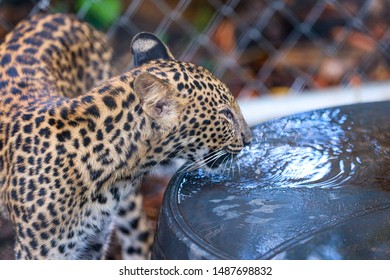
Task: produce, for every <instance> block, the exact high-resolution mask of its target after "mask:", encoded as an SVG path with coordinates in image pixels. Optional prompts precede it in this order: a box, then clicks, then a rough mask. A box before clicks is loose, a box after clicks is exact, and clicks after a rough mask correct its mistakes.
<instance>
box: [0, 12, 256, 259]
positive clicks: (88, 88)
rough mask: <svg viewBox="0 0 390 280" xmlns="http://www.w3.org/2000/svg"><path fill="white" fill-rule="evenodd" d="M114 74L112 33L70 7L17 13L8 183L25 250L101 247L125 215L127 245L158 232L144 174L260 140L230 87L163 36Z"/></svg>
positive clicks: (5, 191) (3, 171)
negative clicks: (150, 227)
mask: <svg viewBox="0 0 390 280" xmlns="http://www.w3.org/2000/svg"><path fill="white" fill-rule="evenodd" d="M132 52H133V56H134V60H135V65H136V67H135V68H134V69H132V70H130V71H128V72H126V73H123V74H121V75H118V76H115V77H112V78H109V77H110V76H111V75H112V73H111V71H112V70H111V66H110V60H111V53H112V52H111V49H110V48H109V46H108V44H107V42H106V40H105V38H104V36H103V35H102V34H101V33H99V32H97V31H95V30H94V29H93V28H91V27H90V26H89V25H87V24H85V23H82V22H80V21H78V20H77V19H75V18H74V17H73V16H69V15H61V14H54V15H39V16H35V17H33V18H32V19H30V20H28V21H24V22H22V23H20V24H19V25H18V26H17V27H16V28H15V29H14V30H13V31H12V32H11V33H10V34H8V36H7V37H6V39H5V42H4V43H3V44H2V45H1V46H0V195H1V200H2V203H3V205H4V206H5V208H6V209H7V212H8V214H9V217H10V220H11V222H12V224H13V228H14V230H15V233H16V239H17V242H16V257H17V258H19V259H98V258H101V257H102V255H103V254H104V251H105V249H106V246H107V243H108V242H107V241H108V240H109V236H110V232H111V229H112V228H113V225H114V224H116V225H117V228H118V234H119V237H120V238H119V239H120V240H122V241H123V242H124V243H126V245H125V246H124V247H123V250H124V251H123V252H124V254H127V255H129V256H131V255H134V256H136V257H137V256H138V257H141V256H142V257H144V256H146V255H147V246H146V245H145V244H147V243H148V242H150V240H151V236H150V235H148V233H147V226H146V224H145V223H144V220H143V219H141V216H140V215H139V208H140V200H139V196H138V186H139V184H140V182H141V180H142V177H143V176H144V175H145V174H146V173H148V172H149V171H150V170H151V169H152V168H153V167H155V166H156V165H159V164H166V163H169V162H170V161H171V160H172V159H175V158H183V159H188V160H192V161H194V162H196V163H197V164H196V166H202V165H205V166H206V165H207V166H208V168H211V169H213V168H216V167H218V166H219V165H220V163H221V159H220V158H219V159H218V157H217V156H215V155H218V156H219V155H229V156H230V155H233V154H237V153H239V152H240V151H241V149H242V148H243V146H244V145H245V144H246V143H248V142H249V141H250V140H251V134H250V131H249V129H248V127H247V125H246V123H245V121H244V119H243V117H242V115H241V112H240V109H239V107H238V105H237V103H236V101H235V100H234V98H233V96H232V95H231V93H230V91H229V90H228V88H227V87H226V86H225V85H224V84H223V83H222V82H221V81H219V80H218V79H217V78H215V77H214V76H213V75H212V74H211V73H210V72H208V71H207V70H206V69H204V68H202V67H200V66H196V65H193V64H191V63H187V62H182V61H177V60H175V59H174V58H173V56H172V55H171V53H170V52H169V50H168V48H167V47H166V46H165V45H164V44H163V43H162V42H161V41H160V40H158V38H157V37H155V36H154V35H152V34H148V33H141V34H139V35H137V36H136V37H135V38H134V39H133V42H132Z"/></svg>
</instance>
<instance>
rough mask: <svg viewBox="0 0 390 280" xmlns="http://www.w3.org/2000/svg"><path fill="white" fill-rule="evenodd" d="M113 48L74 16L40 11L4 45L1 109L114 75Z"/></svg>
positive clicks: (0, 50)
mask: <svg viewBox="0 0 390 280" xmlns="http://www.w3.org/2000/svg"><path fill="white" fill-rule="evenodd" d="M111 57H112V50H111V48H110V46H109V45H108V43H107V41H106V39H105V37H104V36H103V35H102V34H101V33H100V32H98V31H96V30H95V29H93V28H91V27H90V26H89V25H87V24H85V23H82V22H80V21H78V20H77V19H76V18H75V16H73V15H64V14H48V15H36V16H34V17H33V18H32V19H30V20H26V21H24V22H22V23H20V24H18V26H17V27H16V28H15V29H14V30H13V32H12V33H10V34H8V35H7V36H6V38H5V41H4V42H3V44H2V45H1V46H0V66H1V67H0V108H1V109H0V110H1V113H5V114H7V113H9V111H12V109H14V108H18V107H20V106H23V105H26V104H28V105H31V103H33V102H34V101H35V100H39V101H43V100H46V99H49V98H47V97H48V96H65V97H75V96H78V95H80V94H83V93H85V92H87V91H88V90H89V89H91V88H92V87H93V86H95V85H96V84H98V83H99V82H100V81H103V80H106V79H108V78H109V77H110V76H111V74H112V73H111V72H112V68H111V63H110V62H111Z"/></svg>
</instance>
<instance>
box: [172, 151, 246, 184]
mask: <svg viewBox="0 0 390 280" xmlns="http://www.w3.org/2000/svg"><path fill="white" fill-rule="evenodd" d="M221 158H222V159H221ZM205 166H207V168H205V169H204V170H205V171H206V172H207V173H208V174H212V173H214V174H215V173H216V172H217V173H218V174H219V175H221V176H224V175H227V176H228V177H229V176H230V175H233V176H235V175H236V174H235V173H234V172H235V169H236V168H235V166H237V170H238V175H239V174H240V173H241V171H240V167H239V163H238V160H237V157H236V156H235V155H233V154H230V153H228V152H226V150H224V149H220V150H216V151H214V152H211V153H210V154H208V155H207V156H206V157H204V158H202V159H199V160H197V161H195V162H192V163H190V164H188V165H187V166H185V167H184V168H182V169H181V170H180V172H191V171H194V170H196V169H199V168H203V167H205ZM215 171H216V172H215ZM231 172H232V174H231Z"/></svg>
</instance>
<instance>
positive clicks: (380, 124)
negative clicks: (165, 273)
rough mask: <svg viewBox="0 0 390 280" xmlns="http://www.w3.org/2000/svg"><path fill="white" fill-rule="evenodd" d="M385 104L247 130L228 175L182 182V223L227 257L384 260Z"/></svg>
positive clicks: (200, 174)
mask: <svg viewBox="0 0 390 280" xmlns="http://www.w3.org/2000/svg"><path fill="white" fill-rule="evenodd" d="M389 106H390V102H382V103H376V104H366V105H356V106H347V107H340V108H338V109H328V110H319V111H315V112H309V113H305V114H300V115H296V116H293V117H289V118H282V119H279V120H275V121H271V122H267V123H265V124H262V125H259V126H257V127H255V128H254V129H253V134H254V141H253V143H252V144H251V145H250V146H248V147H246V148H245V149H244V150H243V152H242V153H241V154H240V156H239V157H238V158H237V161H236V164H235V165H234V166H233V167H232V170H229V171H226V170H225V171H223V172H221V173H219V174H208V173H206V172H204V171H203V170H197V171H194V172H192V173H189V174H184V175H183V174H182V175H181V176H182V178H181V181H180V183H179V184H178V186H177V190H176V191H177V197H178V203H179V204H178V205H179V206H178V207H179V211H180V215H182V217H183V221H184V222H185V223H186V224H187V225H188V226H189V228H190V229H191V231H192V234H194V235H197V236H198V237H199V238H200V239H201V240H203V241H204V242H206V243H207V244H208V245H207V246H212V248H215V249H216V250H220V251H224V252H225V253H226V254H228V255H229V256H231V258H244V259H248V258H249V259H252V258H293V259H300V258H307V259H317V258H319V259H342V258H373V257H374V256H375V257H379V258H390V250H389V249H390V248H389V245H388V244H390V235H389V234H387V235H383V234H382V233H383V232H387V233H389V231H390V222H389V220H390V219H388V218H387V217H389V216H390V215H389V214H390V210H389V209H390V192H388V190H390V183H389V182H390V168H389V167H390V140H389V139H390V122H389V121H388V116H389V112H390V111H389V110H388V108H389ZM194 210H196V211H194ZM386 211H387V212H386ZM373 217H374V218H375V219H374V218H373ZM369 219H373V220H375V221H376V223H372V222H370V221H369ZM377 223H380V224H377ZM367 225H369V226H367ZM379 225H380V226H379ZM357 233H359V234H357ZM210 244H211V245H210ZM226 244H229V246H226ZM367 244H369V245H367ZM199 246H200V245H199Z"/></svg>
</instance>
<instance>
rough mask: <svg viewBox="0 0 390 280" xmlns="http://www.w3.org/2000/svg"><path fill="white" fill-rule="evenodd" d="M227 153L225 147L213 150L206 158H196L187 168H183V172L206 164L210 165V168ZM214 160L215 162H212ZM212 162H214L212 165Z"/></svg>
mask: <svg viewBox="0 0 390 280" xmlns="http://www.w3.org/2000/svg"><path fill="white" fill-rule="evenodd" d="M226 154H227V152H226V151H225V150H223V149H220V150H216V151H213V152H211V153H209V154H208V155H207V156H206V159H205V158H201V159H199V160H196V161H194V162H192V163H190V164H188V165H187V166H186V167H185V168H183V169H182V170H181V171H182V172H191V171H194V170H196V169H198V168H202V167H204V166H205V165H207V166H210V168H213V167H214V164H215V163H216V162H217V161H218V159H219V158H220V157H223V156H225V155H226ZM212 162H213V163H212ZM210 163H212V164H211V165H210Z"/></svg>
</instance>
